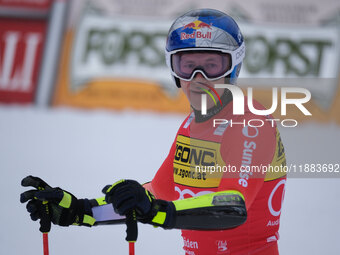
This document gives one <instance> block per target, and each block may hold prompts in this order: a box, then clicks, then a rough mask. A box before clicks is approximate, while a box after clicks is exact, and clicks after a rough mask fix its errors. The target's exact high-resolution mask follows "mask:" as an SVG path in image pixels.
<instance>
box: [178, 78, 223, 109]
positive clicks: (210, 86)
mask: <svg viewBox="0 0 340 255" xmlns="http://www.w3.org/2000/svg"><path fill="white" fill-rule="evenodd" d="M224 80H225V79H224V77H223V78H220V79H218V80H215V81H208V80H207V79H205V78H204V76H203V75H202V74H201V73H197V74H196V75H195V77H194V78H193V79H192V80H191V81H184V80H180V83H181V88H182V90H183V92H184V94H185V95H186V97H187V98H188V100H189V102H190V105H191V106H192V107H193V108H194V109H196V110H200V109H201V101H202V94H206V92H205V91H204V90H207V91H209V92H210V93H211V94H212V95H213V96H214V98H215V100H216V101H217V102H218V99H217V96H216V95H215V93H214V90H215V91H216V92H217V94H218V96H219V97H221V96H222V94H223V92H224V89H223V88H222V89H217V88H216V89H215V88H214V84H224ZM203 89H204V90H203ZM214 105H215V102H214V101H213V99H212V98H211V97H210V96H209V95H208V96H207V108H208V109H210V108H211V107H213V106H214Z"/></svg>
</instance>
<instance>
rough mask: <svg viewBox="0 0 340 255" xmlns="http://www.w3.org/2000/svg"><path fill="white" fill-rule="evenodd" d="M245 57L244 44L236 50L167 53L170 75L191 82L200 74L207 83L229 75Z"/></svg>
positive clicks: (184, 50)
mask: <svg viewBox="0 0 340 255" xmlns="http://www.w3.org/2000/svg"><path fill="white" fill-rule="evenodd" d="M244 55H245V46H244V43H243V44H242V45H241V46H240V47H239V48H238V49H236V50H234V51H231V50H223V49H212V48H199V49H198V48H193V49H180V50H176V51H172V52H167V56H166V57H167V62H168V65H169V67H170V69H171V73H172V74H173V75H174V76H175V77H177V78H179V79H182V80H185V81H191V80H192V79H193V78H194V77H195V75H196V74H197V73H201V74H202V75H203V76H204V78H206V79H207V80H209V81H213V80H218V79H220V78H222V77H225V76H227V75H229V74H230V73H231V72H232V71H233V70H234V67H235V66H236V65H238V64H239V63H241V62H242V60H243V57H244Z"/></svg>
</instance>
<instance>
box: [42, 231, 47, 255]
mask: <svg viewBox="0 0 340 255" xmlns="http://www.w3.org/2000/svg"><path fill="white" fill-rule="evenodd" d="M43 245H44V255H48V233H43Z"/></svg>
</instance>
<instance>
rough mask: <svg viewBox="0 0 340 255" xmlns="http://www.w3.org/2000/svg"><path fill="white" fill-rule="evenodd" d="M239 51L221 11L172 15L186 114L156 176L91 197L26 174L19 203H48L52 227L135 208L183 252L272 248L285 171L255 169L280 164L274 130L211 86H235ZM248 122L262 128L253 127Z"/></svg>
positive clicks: (235, 30)
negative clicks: (178, 235) (170, 234)
mask: <svg viewBox="0 0 340 255" xmlns="http://www.w3.org/2000/svg"><path fill="white" fill-rule="evenodd" d="M244 56H245V43H244V39H243V35H242V33H241V31H240V29H239V27H238V25H237V24H236V22H235V21H234V20H233V19H232V18H231V17H230V16H228V15H227V14H225V13H223V12H220V11H217V10H213V9H199V10H193V11H190V12H188V13H186V14H184V15H182V16H181V17H179V18H177V19H176V20H175V22H174V23H173V24H172V26H171V28H170V30H169V34H168V37H167V42H166V61H167V65H168V66H169V68H170V71H171V74H172V77H173V79H174V81H175V83H176V85H177V87H178V88H181V89H182V91H183V92H184V94H185V95H186V96H187V98H188V100H189V102H190V104H191V107H192V112H191V113H190V114H189V115H188V116H187V118H186V119H185V120H184V121H183V123H182V125H181V126H180V128H179V130H178V132H177V134H176V137H175V140H174V142H173V144H172V146H171V148H170V151H169V154H168V156H167V157H166V159H165V160H164V163H163V164H162V165H161V167H160V168H159V170H158V171H157V173H156V175H155V177H154V178H153V180H152V181H151V182H150V183H147V184H144V185H141V184H139V183H138V182H137V181H135V180H120V181H118V182H116V183H114V184H112V185H108V186H106V187H105V188H104V189H103V192H104V194H105V197H103V198H99V199H91V200H89V199H77V198H76V197H75V196H74V195H72V194H71V193H69V192H67V191H64V190H62V189H60V188H52V187H50V186H49V185H48V184H47V183H46V182H44V181H43V180H41V179H40V178H37V177H33V176H28V177H26V178H24V179H23V181H22V185H23V186H33V187H34V188H35V189H33V190H30V191H26V192H24V193H22V194H21V202H23V203H24V202H27V201H28V203H27V210H28V212H29V213H30V214H31V218H32V220H38V219H42V217H43V215H44V214H45V213H46V212H45V211H44V210H46V208H47V209H48V211H49V214H48V215H49V217H50V220H51V221H52V222H53V223H54V224H57V225H60V226H69V225H85V226H93V225H100V224H111V223H112V224H113V223H115V222H117V219H118V220H121V219H123V218H122V217H120V216H126V215H127V214H128V213H130V212H131V211H135V213H136V215H137V220H138V221H140V222H142V223H146V224H152V225H155V226H160V227H163V228H165V229H173V228H175V229H181V230H182V237H183V240H184V247H183V249H184V252H185V254H191V255H193V254H195V255H202V254H203V255H207V254H233V255H241V254H254V255H259V254H261V255H267V254H268V255H277V254H279V252H278V245H277V241H278V239H279V234H278V230H279V225H280V213H281V205H282V201H283V196H284V189H285V183H286V174H285V172H284V171H275V172H274V171H262V170H263V169H262V168H264V167H266V169H268V168H270V167H275V166H276V167H277V166H281V167H282V166H285V164H286V159H285V153H284V147H283V144H282V141H281V138H280V134H279V132H278V129H277V128H276V126H275V124H274V122H273V121H271V120H272V117H271V116H257V115H254V114H253V113H251V112H250V111H249V109H248V106H247V104H245V105H244V109H245V111H244V114H243V115H235V114H233V110H234V108H235V106H234V100H233V94H232V93H231V91H230V90H229V89H226V88H224V87H215V84H231V85H233V86H236V81H237V77H238V75H239V72H240V68H241V65H242V61H243V58H244ZM204 99H205V101H204ZM203 101H204V104H205V109H206V110H205V111H204V110H202V109H204V107H202V102H203ZM244 101H245V102H246V101H247V100H246V99H245V100H244ZM252 104H253V106H254V107H255V108H256V109H258V110H264V109H265V108H264V107H263V106H262V105H260V104H259V103H258V102H256V101H255V100H254V101H253V102H252ZM254 119H256V120H257V121H260V122H261V123H262V124H263V125H261V126H260V125H256V126H255V125H250V124H249V123H250V121H252V120H254ZM216 120H217V121H216ZM221 120H228V121H223V123H222V124H217V123H221ZM254 169H257V170H258V171H255V170H254ZM42 201H43V202H42ZM46 206H47V207H46ZM117 213H118V214H119V215H120V216H119V215H117Z"/></svg>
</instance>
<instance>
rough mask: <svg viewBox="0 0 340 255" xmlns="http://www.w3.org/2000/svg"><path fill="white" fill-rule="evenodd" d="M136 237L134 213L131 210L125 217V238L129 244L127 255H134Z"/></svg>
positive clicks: (136, 229) (136, 228) (136, 227)
mask: <svg viewBox="0 0 340 255" xmlns="http://www.w3.org/2000/svg"><path fill="white" fill-rule="evenodd" d="M137 236H138V226H137V217H136V212H135V211H134V210H133V211H131V212H129V213H128V214H127V215H126V238H125V240H126V241H128V242H129V255H135V242H136V241H137Z"/></svg>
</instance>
